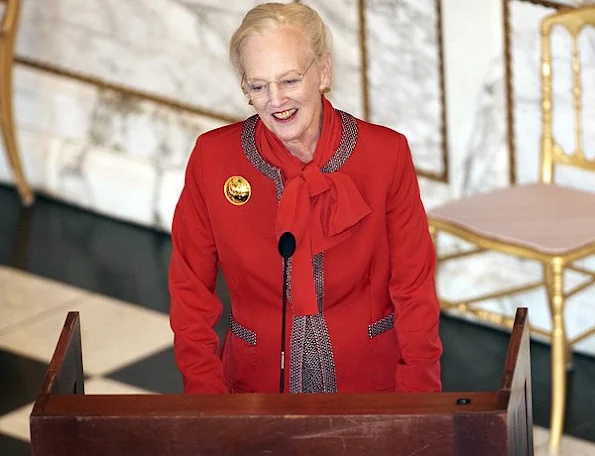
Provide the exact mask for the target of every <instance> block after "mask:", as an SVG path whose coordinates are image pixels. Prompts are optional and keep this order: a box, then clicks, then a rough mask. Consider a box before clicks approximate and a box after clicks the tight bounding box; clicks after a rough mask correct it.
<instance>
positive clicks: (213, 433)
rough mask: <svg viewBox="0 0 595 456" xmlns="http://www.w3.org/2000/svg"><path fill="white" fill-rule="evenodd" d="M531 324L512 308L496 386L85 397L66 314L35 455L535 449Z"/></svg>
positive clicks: (421, 453) (36, 427)
mask: <svg viewBox="0 0 595 456" xmlns="http://www.w3.org/2000/svg"><path fill="white" fill-rule="evenodd" d="M528 331H529V328H528V321H527V310H526V309H519V310H518V311H517V315H516V320H515V324H514V328H513V331H512V335H511V338H510V344H509V348H508V355H507V359H506V363H505V366H504V374H503V378H502V383H501V387H500V390H499V391H489V392H473V393H413V394H390V393H378V394H296V395H294V394H223V395H210V394H209V395H206V394H205V395H188V396H185V395H85V394H84V384H83V369H82V356H81V336H80V326H79V315H78V313H77V312H70V313H69V314H68V317H67V318H66V323H65V325H64V329H63V330H62V333H61V335H60V339H59V341H58V345H57V347H56V350H55V352H54V355H53V358H52V361H51V363H50V366H49V368H48V372H47V375H46V377H45V381H44V383H43V387H42V390H41V392H40V394H39V395H38V397H37V400H36V402H35V406H34V408H33V412H32V413H31V446H32V454H33V455H34V456H81V455H86V456H96V455H97V456H100V455H101V456H106V455H118V456H120V455H121V456H131V455H139V456H140V455H142V456H149V455H160V456H174V455H175V456H177V455H209V456H210V455H213V456H219V455H221V456H224V455H242V456H249V455H282V456H285V455H307V456H316V455H324V456H327V455H357V456H365V455H374V456H381V455H416V456H426V455H432V456H435V455H438V456H441V455H445V456H446V455H461V456H472V455H478V456H484V455H489V456H501V455H533V416H532V406H531V363H530V354H529V333H528ZM469 368H470V369H472V368H473V366H469Z"/></svg>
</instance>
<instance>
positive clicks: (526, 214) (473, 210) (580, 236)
mask: <svg viewBox="0 0 595 456" xmlns="http://www.w3.org/2000/svg"><path fill="white" fill-rule="evenodd" d="M428 216H429V217H430V218H431V219H433V220H436V221H442V222H445V223H448V224H450V225H453V226H455V227H458V228H460V229H463V230H465V231H467V232H470V233H473V234H476V235H478V236H481V237H482V238H489V239H492V240H495V241H499V242H503V243H505V244H514V245H516V246H519V247H526V248H527V249H531V250H536V251H538V252H541V253H544V254H549V255H566V254H568V253H571V252H573V251H575V250H578V249H580V248H583V247H586V246H588V245H593V246H594V248H595V193H591V192H587V191H583V190H577V189H573V188H569V187H562V186H559V185H555V184H545V183H541V182H539V183H535V184H528V185H517V186H514V187H510V188H506V189H502V190H497V191H492V192H490V193H485V194H477V195H473V196H470V197H467V198H462V199H460V200H456V201H452V202H450V203H446V204H444V205H442V206H440V207H438V208H436V209H434V210H431V211H430V212H429V213H428Z"/></svg>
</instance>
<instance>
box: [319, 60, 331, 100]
mask: <svg viewBox="0 0 595 456" xmlns="http://www.w3.org/2000/svg"><path fill="white" fill-rule="evenodd" d="M320 60H321V65H320V87H319V90H320V93H326V92H330V90H331V84H332V82H333V61H332V58H331V56H330V54H328V53H326V54H324V55H323V56H322V58H321V59H320Z"/></svg>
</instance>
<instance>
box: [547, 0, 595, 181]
mask: <svg viewBox="0 0 595 456" xmlns="http://www.w3.org/2000/svg"><path fill="white" fill-rule="evenodd" d="M558 25H559V26H562V27H564V28H565V29H566V30H567V31H568V32H569V33H570V35H571V38H572V97H573V107H574V127H575V128H574V131H575V140H576V142H575V144H576V149H575V150H574V151H566V153H565V151H564V150H563V149H562V147H561V146H560V144H559V143H558V142H556V140H555V138H554V135H553V125H552V110H553V93H552V50H551V32H552V28H553V27H554V26H558ZM589 25H590V26H595V5H587V6H582V7H579V8H575V9H562V10H560V11H558V12H556V13H554V14H551V15H549V16H547V17H546V18H544V19H543V21H542V23H541V95H542V97H541V110H542V128H543V132H542V145H541V146H542V149H541V154H542V157H541V160H542V163H541V180H542V181H543V182H546V183H551V182H552V181H553V175H554V166H555V165H556V164H565V165H570V166H574V167H578V168H581V169H583V170H587V171H595V160H590V159H589V158H587V157H586V155H585V149H584V144H583V142H584V141H583V122H582V113H583V107H582V83H581V59H580V49H579V36H580V33H581V31H582V30H583V29H584V28H585V26H589Z"/></svg>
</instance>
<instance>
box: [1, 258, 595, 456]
mask: <svg viewBox="0 0 595 456" xmlns="http://www.w3.org/2000/svg"><path fill="white" fill-rule="evenodd" d="M0 289H2V293H1V294H0V368H1V372H2V384H3V385H2V390H3V391H5V389H4V388H7V389H8V391H9V394H8V395H4V394H3V395H2V400H1V401H0V449H2V454H6V455H15V456H16V455H21V454H28V452H29V449H28V445H27V442H28V441H29V414H30V413H31V409H32V407H33V401H34V399H35V396H36V394H37V392H38V389H39V383H40V381H41V378H42V377H43V375H44V373H45V369H46V368H47V364H48V362H49V360H50V357H51V355H52V351H53V347H54V345H55V343H56V340H57V337H58V335H59V333H60V330H61V327H62V325H63V323H64V319H65V318H66V313H67V312H68V311H70V310H78V311H79V312H80V315H81V332H82V337H83V360H84V364H85V365H84V370H85V377H86V380H85V389H86V393H87V394H109V393H115V394H132V393H141V394H142V393H175V392H180V391H181V379H180V376H179V374H178V373H177V371H176V369H175V366H174V361H173V353H172V334H171V331H170V329H169V324H168V317H167V315H165V314H163V313H160V312H157V311H154V310H148V309H145V308H143V307H140V306H137V305H134V304H129V303H126V302H123V301H118V300H116V299H112V298H108V297H106V296H101V295H98V294H94V293H89V292H87V291H84V290H81V289H78V288H74V287H72V286H68V285H64V284H61V283H59V282H54V281H50V280H47V279H44V278H41V277H38V276H34V275H32V274H29V273H26V272H22V271H18V270H16V269H11V268H7V267H0ZM547 436H548V434H547V430H545V429H543V428H536V431H535V443H536V446H537V448H538V450H539V451H538V454H546V450H545V448H546V443H547ZM564 450H565V453H564V454H569V455H573V456H580V455H585V456H586V455H588V454H594V453H595V445H594V444H589V443H587V442H585V441H581V440H578V439H574V438H571V437H566V438H565V441H564Z"/></svg>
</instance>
